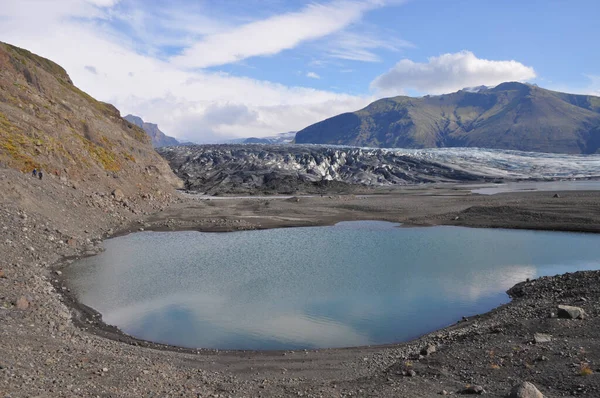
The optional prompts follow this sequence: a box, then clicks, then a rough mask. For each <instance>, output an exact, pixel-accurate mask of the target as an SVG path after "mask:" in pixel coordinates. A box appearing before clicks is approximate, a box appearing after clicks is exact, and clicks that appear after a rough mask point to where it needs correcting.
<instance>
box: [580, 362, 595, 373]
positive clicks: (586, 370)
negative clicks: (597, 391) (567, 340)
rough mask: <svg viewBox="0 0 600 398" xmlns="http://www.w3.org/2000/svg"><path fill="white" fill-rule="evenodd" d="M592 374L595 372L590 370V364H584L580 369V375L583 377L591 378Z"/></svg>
mask: <svg viewBox="0 0 600 398" xmlns="http://www.w3.org/2000/svg"><path fill="white" fill-rule="evenodd" d="M592 373H594V371H593V370H592V369H591V368H590V364H589V363H582V364H581V366H580V367H579V374H580V375H581V376H589V375H591V374H592Z"/></svg>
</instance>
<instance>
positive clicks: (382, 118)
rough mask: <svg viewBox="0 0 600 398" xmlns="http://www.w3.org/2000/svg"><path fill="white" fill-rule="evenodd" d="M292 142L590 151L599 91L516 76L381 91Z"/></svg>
mask: <svg viewBox="0 0 600 398" xmlns="http://www.w3.org/2000/svg"><path fill="white" fill-rule="evenodd" d="M296 143H314V144H339V145H356V146H372V147H389V148H393V147H402V148H437V147H482V148H497V149H516V150H524V151H538V152H556V153H584V154H589V153H596V152H598V150H599V148H600V98H599V97H594V96H586V95H574V94H565V93H559V92H555V91H550V90H546V89H543V88H540V87H537V86H532V85H528V84H522V83H516V82H510V83H503V84H500V85H499V86H497V87H494V88H491V89H483V90H481V91H479V92H469V91H467V90H461V91H458V92H456V93H452V94H445V95H440V96H425V97H421V98H411V97H405V96H400V97H394V98H385V99H381V100H379V101H375V102H373V103H371V104H370V105H368V106H367V107H366V108H364V109H361V110H359V111H357V112H352V113H344V114H341V115H338V116H334V117H332V118H330V119H327V120H324V121H322V122H319V123H316V124H313V125H311V126H309V127H307V128H305V129H303V130H301V131H299V132H298V133H297V134H296Z"/></svg>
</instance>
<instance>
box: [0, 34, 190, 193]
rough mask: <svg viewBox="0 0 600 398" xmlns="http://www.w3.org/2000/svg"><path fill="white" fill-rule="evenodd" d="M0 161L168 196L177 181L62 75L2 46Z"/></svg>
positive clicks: (112, 115)
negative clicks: (167, 193)
mask: <svg viewBox="0 0 600 398" xmlns="http://www.w3.org/2000/svg"><path fill="white" fill-rule="evenodd" d="M0 164H1V165H3V166H5V167H8V168H13V169H18V170H20V171H22V172H31V171H32V170H33V169H34V168H37V169H41V170H43V171H44V174H45V175H46V176H47V177H52V178H56V179H60V181H62V182H65V183H68V184H71V183H73V184H78V185H80V186H89V187H90V188H92V187H97V188H102V190H103V191H110V190H114V189H116V188H119V189H120V190H122V191H123V192H124V194H125V195H126V196H130V195H138V194H144V193H152V192H157V191H160V192H168V191H170V190H172V188H173V187H174V186H179V185H180V184H181V182H180V181H179V179H178V178H177V177H176V176H175V175H174V174H173V173H172V172H171V170H170V168H169V166H168V164H167V163H166V162H165V161H164V160H163V159H162V158H161V157H160V156H159V155H158V154H157V153H156V152H155V151H154V150H153V148H152V145H151V143H150V139H149V138H148V136H147V135H146V134H145V133H144V131H143V130H142V129H140V128H139V127H137V126H135V125H133V124H131V123H129V122H127V121H126V120H124V119H123V118H121V115H120V113H119V111H118V110H117V109H116V108H115V107H114V106H112V105H110V104H107V103H103V102H100V101H97V100H95V99H94V98H92V97H91V96H90V95H88V94H86V93H85V92H83V91H81V90H80V89H78V88H77V87H76V86H75V85H73V83H72V81H71V79H70V78H69V76H68V75H67V73H66V71H65V70H64V69H63V68H62V67H60V66H59V65H57V64H55V63H54V62H52V61H50V60H47V59H45V58H42V57H39V56H37V55H35V54H32V53H30V52H29V51H26V50H23V49H20V48H18V47H14V46H11V45H8V44H4V43H0Z"/></svg>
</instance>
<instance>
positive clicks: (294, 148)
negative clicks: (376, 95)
mask: <svg viewBox="0 0 600 398" xmlns="http://www.w3.org/2000/svg"><path fill="white" fill-rule="evenodd" d="M158 151H159V153H160V154H161V155H162V156H163V157H165V158H166V159H167V160H168V161H169V163H170V164H171V167H172V168H173V170H174V171H175V173H177V174H178V175H179V177H181V178H182V179H183V180H184V181H185V183H186V187H187V188H188V189H190V190H195V191H202V192H209V193H241V192H253V191H257V190H258V191H262V192H269V193H275V192H278V193H293V192H298V191H305V192H318V191H322V190H324V188H325V186H327V187H329V188H331V184H342V185H348V184H351V185H363V186H393V185H408V184H419V183H429V182H464V181H490V180H497V179H502V180H517V179H519V180H520V179H534V180H543V179H571V178H593V177H600V155H561V154H546V153H533V152H519V151H507V150H491V149H478V148H441V149H381V148H358V147H342V146H321V145H197V146H179V147H168V148H160V149H159V150H158ZM328 184H329V185H328Z"/></svg>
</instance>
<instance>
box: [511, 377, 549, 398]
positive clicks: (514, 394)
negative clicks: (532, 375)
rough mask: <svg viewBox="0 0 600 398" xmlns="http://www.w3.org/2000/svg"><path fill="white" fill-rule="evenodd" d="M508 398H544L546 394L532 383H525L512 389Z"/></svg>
mask: <svg viewBox="0 0 600 398" xmlns="http://www.w3.org/2000/svg"><path fill="white" fill-rule="evenodd" d="M508 398H544V394H542V393H541V392H540V390H538V389H537V387H536V386H535V385H533V384H532V383H530V382H528V381H524V382H523V383H520V384H517V385H516V386H514V387H513V388H512V390H511V391H510V395H509V396H508Z"/></svg>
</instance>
